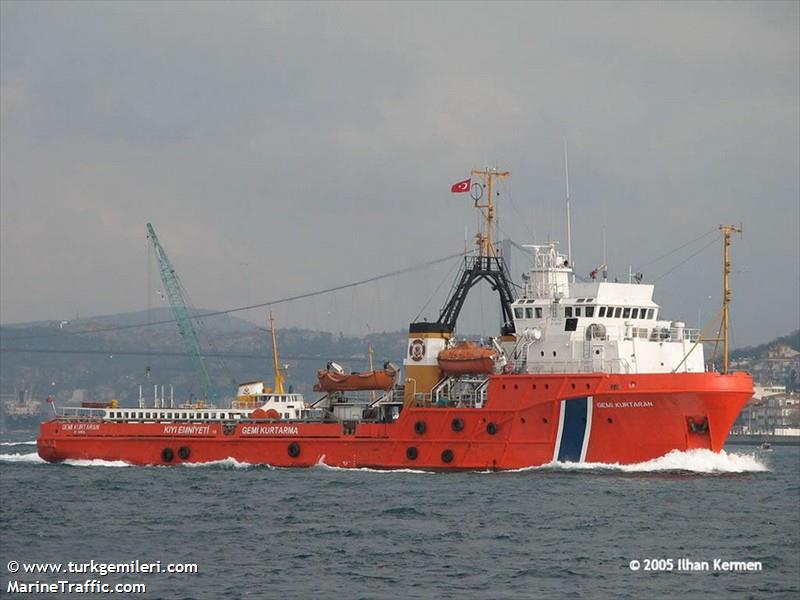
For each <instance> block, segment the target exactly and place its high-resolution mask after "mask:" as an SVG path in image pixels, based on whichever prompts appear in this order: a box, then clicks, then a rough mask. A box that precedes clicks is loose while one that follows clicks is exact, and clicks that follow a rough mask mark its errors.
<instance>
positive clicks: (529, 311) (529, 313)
mask: <svg viewBox="0 0 800 600" xmlns="http://www.w3.org/2000/svg"><path fill="white" fill-rule="evenodd" d="M525 318H527V319H532V318H533V308H531V307H530V306H528V307H526V308H525Z"/></svg>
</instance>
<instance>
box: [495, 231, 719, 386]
mask: <svg viewBox="0 0 800 600" xmlns="http://www.w3.org/2000/svg"><path fill="white" fill-rule="evenodd" d="M530 247H531V248H532V250H533V264H532V266H531V269H530V272H529V274H528V277H527V280H526V283H525V287H524V291H523V293H522V295H521V296H520V297H519V298H518V299H517V300H516V301H515V302H514V303H513V305H512V309H513V313H514V325H515V329H516V340H515V341H514V342H505V343H504V344H503V347H504V349H505V351H506V353H507V354H508V356H509V359H510V363H511V365H513V368H514V370H515V371H516V372H528V373H541V372H545V373H548V372H552V373H570V372H592V371H594V372H597V371H605V372H610V373H670V372H673V371H678V372H691V373H698V372H703V371H704V370H705V366H704V360H703V346H702V344H695V342H697V340H698V337H699V332H698V331H697V330H695V329H687V328H686V327H685V324H684V323H683V322H681V321H667V320H660V319H659V306H658V304H656V303H655V302H654V301H653V287H654V286H652V285H646V284H639V283H609V282H607V281H591V282H586V283H575V282H574V281H573V282H570V276H571V274H572V267H571V265H570V264H569V263H568V261H567V259H566V257H565V256H564V255H562V254H559V253H558V251H557V250H556V246H555V244H547V245H539V246H530Z"/></svg>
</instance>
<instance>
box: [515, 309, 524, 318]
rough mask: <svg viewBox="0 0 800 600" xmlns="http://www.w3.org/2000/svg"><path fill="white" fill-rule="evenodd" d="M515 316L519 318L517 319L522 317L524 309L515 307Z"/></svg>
mask: <svg viewBox="0 0 800 600" xmlns="http://www.w3.org/2000/svg"><path fill="white" fill-rule="evenodd" d="M514 317H515V318H517V319H521V318H522V309H521V308H515V309H514Z"/></svg>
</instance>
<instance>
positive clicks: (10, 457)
mask: <svg viewBox="0 0 800 600" xmlns="http://www.w3.org/2000/svg"><path fill="white" fill-rule="evenodd" d="M0 462H8V463H29V464H38V465H45V464H48V463H47V461H46V460H44V459H43V458H42V457H40V456H39V455H38V454H37V453H36V452H31V453H30V454H0ZM61 464H65V465H70V466H72V467H130V466H131V465H130V464H129V463H126V462H124V461H121V460H100V459H99V458H97V459H91V460H80V459H70V460H65V461H63V462H62V463H61Z"/></svg>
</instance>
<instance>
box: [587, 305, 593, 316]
mask: <svg viewBox="0 0 800 600" xmlns="http://www.w3.org/2000/svg"><path fill="white" fill-rule="evenodd" d="M586 316H587V317H593V316H594V306H587V307H586Z"/></svg>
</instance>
